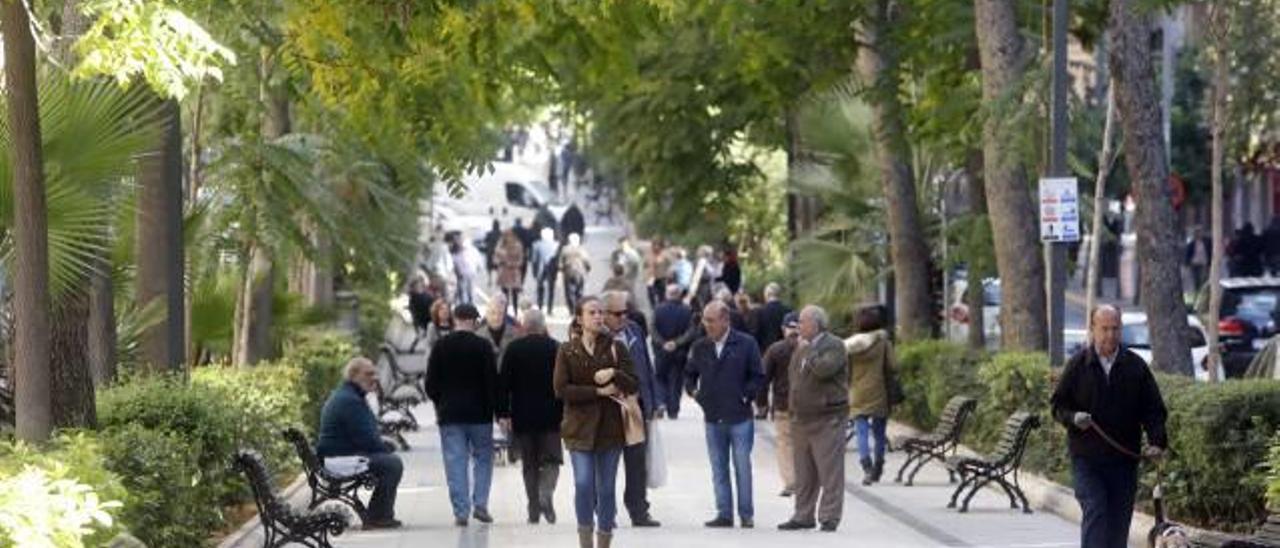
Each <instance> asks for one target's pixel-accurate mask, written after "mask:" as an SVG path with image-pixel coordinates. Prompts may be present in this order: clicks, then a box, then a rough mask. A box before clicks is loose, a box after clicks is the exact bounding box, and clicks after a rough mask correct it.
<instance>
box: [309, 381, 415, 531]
mask: <svg viewBox="0 0 1280 548" xmlns="http://www.w3.org/2000/svg"><path fill="white" fill-rule="evenodd" d="M343 377H344V378H345V379H346V380H345V381H343V383H342V385H341V386H339V387H338V388H337V389H336V390H334V391H333V393H331V394H329V399H328V400H327V401H325V403H324V408H323V409H321V411H320V434H319V436H318V439H317V440H316V455H317V456H319V457H320V458H321V459H324V458H328V457H347V456H357V455H358V456H363V457H365V458H367V459H369V470H370V471H372V472H373V474H374V475H375V476H377V477H378V484H377V485H376V486H375V487H374V488H373V496H372V497H371V498H370V499H369V519H368V520H367V521H365V522H364V528H365V529H394V528H397V527H400V522H399V521H397V520H396V517H395V516H396V509H395V507H396V489H397V488H398V487H399V486H400V476H401V475H402V474H403V473H404V464H403V463H401V462H400V457H397V456H396V455H395V454H394V453H392V452H391V449H390V448H388V447H387V444H385V443H383V442H382V437H381V436H380V435H379V434H378V419H376V418H374V416H373V411H372V410H371V409H369V404H368V403H367V402H366V401H365V399H364V396H365V394H367V393H369V392H371V391H373V390H374V389H375V388H376V387H377V384H378V368H377V367H375V366H374V365H373V362H371V361H369V360H368V358H353V359H352V360H351V361H349V362H347V366H346V368H345V369H344V370H343Z"/></svg>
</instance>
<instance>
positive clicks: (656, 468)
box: [645, 421, 667, 489]
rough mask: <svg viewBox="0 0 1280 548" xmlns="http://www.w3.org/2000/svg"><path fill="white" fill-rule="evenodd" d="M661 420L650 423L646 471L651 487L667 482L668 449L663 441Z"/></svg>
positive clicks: (657, 486)
mask: <svg viewBox="0 0 1280 548" xmlns="http://www.w3.org/2000/svg"><path fill="white" fill-rule="evenodd" d="M658 424H659V422H658V421H653V422H650V423H649V447H648V448H647V449H646V451H647V453H648V454H647V455H645V457H646V458H645V468H646V470H645V472H646V475H647V476H648V478H647V479H648V484H649V488H650V489H657V488H659V487H662V486H664V485H666V484H667V451H666V446H664V445H663V443H662V430H661V429H660V428H659V427H658Z"/></svg>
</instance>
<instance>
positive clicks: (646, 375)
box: [604, 291, 663, 527]
mask: <svg viewBox="0 0 1280 548" xmlns="http://www.w3.org/2000/svg"><path fill="white" fill-rule="evenodd" d="M628 297H630V294H629V293H626V292H623V291H608V292H606V293H605V294H604V325H605V327H608V328H609V331H610V332H612V333H613V338H614V340H617V341H618V342H621V343H622V344H623V345H624V346H626V347H627V352H628V353H629V354H630V357H631V365H632V366H633V367H634V373H635V376H636V380H637V381H639V384H640V392H639V399H640V411H641V412H642V413H643V414H644V425H645V438H646V441H644V442H641V443H637V444H634V445H628V446H626V447H625V448H623V450H622V463H623V471H624V474H625V478H626V483H627V486H626V489H625V490H624V491H623V493H622V502H623V504H624V505H625V506H626V507H627V513H628V514H630V515H631V525H632V526H633V527H658V526H659V525H661V523H659V522H658V521H657V520H655V519H653V517H652V516H650V515H649V497H648V493H647V490H648V488H649V486H648V482H649V474H648V472H647V470H648V468H647V466H648V463H646V462H645V456H646V453H647V452H648V450H649V444H648V441H647V439H648V432H649V423H650V422H651V421H652V420H653V415H654V410H655V409H661V408H662V407H663V404H662V403H661V401H660V400H659V399H658V395H659V394H661V393H662V392H663V390H662V389H661V384H660V383H659V382H658V381H657V380H656V379H655V378H654V374H653V365H652V364H651V363H650V360H649V344H648V342H647V341H645V336H644V333H643V331H641V329H640V326H639V325H637V324H636V323H635V322H633V321H631V320H628V319H627V302H628Z"/></svg>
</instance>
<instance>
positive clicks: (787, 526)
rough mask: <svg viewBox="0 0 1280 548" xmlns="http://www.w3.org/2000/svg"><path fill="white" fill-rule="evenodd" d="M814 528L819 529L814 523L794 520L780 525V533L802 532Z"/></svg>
mask: <svg viewBox="0 0 1280 548" xmlns="http://www.w3.org/2000/svg"><path fill="white" fill-rule="evenodd" d="M814 527H817V524H815V523H814V522H812V521H809V522H804V521H796V520H793V519H791V520H787V521H785V522H783V523H780V524H778V530H779V531H800V530H803V529H813V528H814Z"/></svg>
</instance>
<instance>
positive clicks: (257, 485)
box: [233, 449, 284, 522]
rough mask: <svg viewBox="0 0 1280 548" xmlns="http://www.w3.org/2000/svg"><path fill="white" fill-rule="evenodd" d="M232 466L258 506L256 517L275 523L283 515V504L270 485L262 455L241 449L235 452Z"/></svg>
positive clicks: (269, 477)
mask: <svg viewBox="0 0 1280 548" xmlns="http://www.w3.org/2000/svg"><path fill="white" fill-rule="evenodd" d="M233 464H234V466H235V467H236V468H238V469H239V470H240V471H241V472H243V473H244V476H245V479H247V480H248V481H249V488H250V489H252V490H253V500H254V502H255V503H257V505H258V515H260V516H262V520H263V521H264V522H266V521H275V520H276V519H278V518H279V517H280V516H282V515H284V514H283V512H284V502H283V501H281V500H280V495H279V494H278V493H277V492H276V487H275V485H274V484H272V483H271V472H269V471H268V470H267V463H266V462H265V461H263V459H262V455H261V454H259V453H258V452H257V451H253V450H251V449H241V450H239V451H236V454H235V457H234V462H233Z"/></svg>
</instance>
